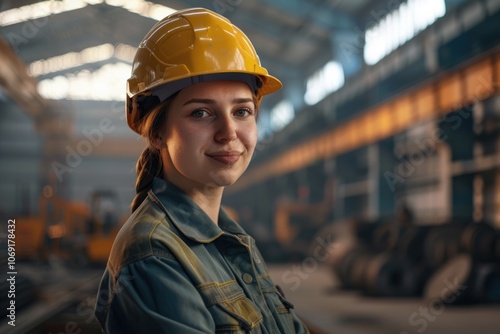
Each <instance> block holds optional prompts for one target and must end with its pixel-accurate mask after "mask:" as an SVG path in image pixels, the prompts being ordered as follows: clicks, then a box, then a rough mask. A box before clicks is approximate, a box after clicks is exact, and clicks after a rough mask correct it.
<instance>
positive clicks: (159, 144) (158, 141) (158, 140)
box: [151, 135, 167, 150]
mask: <svg viewBox="0 0 500 334" xmlns="http://www.w3.org/2000/svg"><path fill="white" fill-rule="evenodd" d="M151 145H153V147H154V148H156V149H158V150H160V149H162V148H165V147H167V145H166V144H165V142H164V141H163V137H162V136H160V135H157V136H155V137H154V138H153V140H151Z"/></svg>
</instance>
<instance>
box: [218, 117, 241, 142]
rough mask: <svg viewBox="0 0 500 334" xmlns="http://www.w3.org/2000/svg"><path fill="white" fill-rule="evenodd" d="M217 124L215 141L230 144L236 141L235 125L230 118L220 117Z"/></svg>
mask: <svg viewBox="0 0 500 334" xmlns="http://www.w3.org/2000/svg"><path fill="white" fill-rule="evenodd" d="M217 123H218V124H217V132H216V133H215V140H216V141H219V142H230V141H233V140H235V139H236V137H237V134H236V124H235V122H234V120H233V119H231V117H230V116H222V117H220V118H219V120H218V122H217Z"/></svg>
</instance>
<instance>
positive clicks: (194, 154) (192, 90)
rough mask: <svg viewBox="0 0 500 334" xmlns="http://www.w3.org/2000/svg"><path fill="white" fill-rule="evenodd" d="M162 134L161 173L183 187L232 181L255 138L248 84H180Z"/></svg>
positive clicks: (242, 168)
mask: <svg viewBox="0 0 500 334" xmlns="http://www.w3.org/2000/svg"><path fill="white" fill-rule="evenodd" d="M161 135H162V150H161V152H162V159H163V161H164V164H163V165H164V177H165V178H166V179H167V180H168V181H171V182H172V183H174V184H175V185H176V186H178V187H180V188H181V189H183V190H184V191H186V192H190V191H192V190H193V189H194V188H198V189H200V188H201V187H203V188H206V187H207V186H208V187H224V186H228V185H230V184H233V183H234V182H235V181H236V180H237V179H238V178H239V177H240V176H241V174H243V172H244V171H245V170H246V168H247V167H248V164H249V163H250V160H251V157H252V155H253V152H254V148H255V145H256V143H257V123H256V106H255V103H254V98H253V95H252V93H251V91H250V88H249V87H248V85H247V84H245V83H243V82H240V81H213V82H204V83H198V84H195V85H192V86H190V87H188V88H185V89H183V90H182V91H180V92H179V94H178V95H177V96H176V97H175V99H174V100H173V101H172V104H171V105H170V108H169V110H168V114H167V120H166V124H165V127H164V130H163V131H162V133H161Z"/></svg>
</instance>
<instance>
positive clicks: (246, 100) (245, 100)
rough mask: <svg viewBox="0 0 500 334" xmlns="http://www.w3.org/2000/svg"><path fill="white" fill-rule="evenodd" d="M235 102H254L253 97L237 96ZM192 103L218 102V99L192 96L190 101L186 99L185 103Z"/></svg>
mask: <svg viewBox="0 0 500 334" xmlns="http://www.w3.org/2000/svg"><path fill="white" fill-rule="evenodd" d="M232 102H233V103H234V104H236V103H247V102H252V103H253V102H254V101H253V99H252V98H235V99H233V101H232ZM192 103H203V104H216V103H217V101H216V100H212V99H200V98H192V99H190V100H188V101H186V102H185V103H184V104H183V105H184V106H185V105H188V104H192Z"/></svg>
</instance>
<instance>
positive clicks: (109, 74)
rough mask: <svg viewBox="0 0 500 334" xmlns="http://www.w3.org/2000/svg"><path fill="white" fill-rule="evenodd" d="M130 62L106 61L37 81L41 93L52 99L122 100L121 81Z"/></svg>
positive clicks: (128, 70) (124, 79)
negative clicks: (91, 67) (99, 65)
mask: <svg viewBox="0 0 500 334" xmlns="http://www.w3.org/2000/svg"><path fill="white" fill-rule="evenodd" d="M131 71H132V66H131V65H129V64H125V63H115V64H106V65H104V66H102V67H101V68H99V69H98V70H96V71H93V72H90V71H88V70H82V71H80V72H78V73H71V74H66V75H64V76H63V75H59V76H57V77H55V78H51V79H45V80H42V81H40V82H39V83H38V87H37V90H38V92H39V93H40V95H41V96H43V97H44V98H46V99H52V100H85V101H88V100H93V101H123V100H124V99H125V88H124V84H123V85H117V84H116V83H117V82H119V83H120V82H121V83H125V82H126V80H127V79H128V78H129V76H130V72H131Z"/></svg>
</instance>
